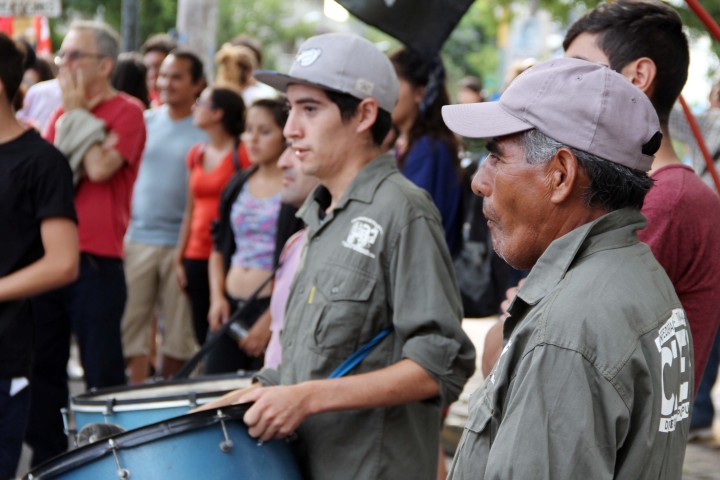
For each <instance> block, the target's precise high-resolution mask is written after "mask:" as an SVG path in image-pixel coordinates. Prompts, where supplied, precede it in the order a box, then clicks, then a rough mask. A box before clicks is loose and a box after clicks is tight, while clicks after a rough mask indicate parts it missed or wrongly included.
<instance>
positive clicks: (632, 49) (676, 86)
mask: <svg viewBox="0 0 720 480" xmlns="http://www.w3.org/2000/svg"><path fill="white" fill-rule="evenodd" d="M582 33H595V34H599V36H598V39H597V42H598V46H599V47H600V49H602V51H603V52H604V53H605V55H607V57H608V59H609V60H610V68H612V69H613V70H615V71H617V72H620V71H621V70H622V69H623V68H624V67H625V66H626V65H627V64H628V63H630V62H632V61H634V60H637V59H638V58H641V57H648V58H650V59H651V60H652V61H653V62H655V66H656V68H657V74H656V76H655V81H654V83H653V90H652V95H651V96H650V101H651V102H652V104H653V106H654V107H655V111H656V112H657V114H658V117H659V118H660V124H661V125H667V123H668V119H669V117H670V111H671V110H672V107H673V105H674V104H675V101H676V100H677V98H678V95H680V92H681V91H682V89H683V86H684V85H685V82H686V81H687V76H688V64H689V62H690V54H689V51H688V41H687V38H686V37H685V34H684V33H683V31H682V20H680V16H679V15H678V14H677V12H676V11H675V10H673V9H672V7H669V6H668V5H665V4H664V3H662V2H659V1H654V0H642V1H638V0H618V1H617V2H613V3H605V4H603V5H600V6H599V7H597V8H596V9H594V10H592V11H590V12H589V13H587V14H586V15H585V16H584V17H582V18H581V19H580V20H578V21H577V22H575V23H574V24H573V25H572V26H571V27H570V30H568V33H567V35H566V36H565V40H564V41H563V48H564V49H565V50H567V48H568V47H569V46H570V44H571V43H572V42H573V40H575V38H576V37H577V36H578V35H580V34H582Z"/></svg>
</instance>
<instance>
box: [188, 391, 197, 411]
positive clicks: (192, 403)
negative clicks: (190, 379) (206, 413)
mask: <svg viewBox="0 0 720 480" xmlns="http://www.w3.org/2000/svg"><path fill="white" fill-rule="evenodd" d="M197 398H198V396H197V392H190V393H189V394H188V401H189V402H190V406H191V407H192V408H197V406H198V401H197Z"/></svg>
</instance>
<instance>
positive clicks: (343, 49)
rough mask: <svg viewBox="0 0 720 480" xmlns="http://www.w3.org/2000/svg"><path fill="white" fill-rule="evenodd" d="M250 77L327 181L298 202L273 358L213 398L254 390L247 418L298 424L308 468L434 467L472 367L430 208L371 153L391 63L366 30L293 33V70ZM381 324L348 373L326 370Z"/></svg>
mask: <svg viewBox="0 0 720 480" xmlns="http://www.w3.org/2000/svg"><path fill="white" fill-rule="evenodd" d="M256 77H257V79H258V80H260V81H262V82H265V83H268V84H270V85H272V86H274V87H275V88H277V89H279V90H282V91H285V92H287V97H288V102H289V104H290V108H291V110H290V117H289V118H288V121H287V125H286V126H285V132H284V133H285V136H286V138H287V139H288V140H289V141H290V142H291V148H292V149H293V150H294V152H295V155H296V156H297V157H298V159H299V160H300V164H301V168H302V171H303V173H305V174H310V175H314V176H316V177H317V178H318V179H319V180H320V182H321V184H322V186H321V187H319V188H318V189H317V190H316V191H315V192H314V194H312V195H311V196H310V198H309V199H308V201H306V202H305V205H304V206H303V207H302V209H301V210H300V212H299V215H300V216H301V217H302V219H303V220H304V221H305V223H306V224H307V225H308V233H307V238H308V240H307V242H308V243H307V247H306V251H305V253H304V257H303V259H302V264H301V266H300V268H299V271H298V273H297V275H296V277H295V280H294V282H293V285H292V287H291V291H290V297H289V300H288V306H287V310H286V315H285V319H286V320H285V321H286V323H285V327H284V330H283V332H282V338H281V339H282V361H281V366H280V368H279V369H278V370H263V371H262V372H260V373H259V375H258V376H257V378H258V380H259V381H260V383H261V384H262V385H263V386H262V387H260V388H255V389H253V390H251V391H249V392H241V393H239V394H231V395H229V396H227V397H225V398H224V399H223V400H222V402H220V403H223V402H225V403H228V402H233V401H234V402H238V403H240V402H249V401H252V402H255V404H254V405H253V406H252V407H251V408H250V409H249V410H248V412H247V414H246V415H245V418H244V419H245V423H246V424H247V425H248V426H249V431H250V435H252V436H254V437H258V438H259V439H261V440H268V439H270V438H277V437H280V438H282V437H287V436H289V435H291V434H292V433H293V432H296V433H297V436H298V439H299V443H298V445H299V449H300V455H299V458H300V459H301V461H302V463H303V468H304V470H305V473H306V474H307V475H308V478H313V479H315V480H318V479H320V480H322V479H333V480H335V479H338V478H360V479H397V478H413V479H434V478H435V475H436V469H437V451H438V431H439V428H440V411H441V409H442V408H443V407H445V406H447V405H449V404H450V403H451V402H453V401H454V400H455V399H457V397H458V395H459V394H460V391H461V389H462V387H463V385H464V384H465V382H466V380H467V378H468V377H469V376H470V375H471V374H472V372H473V370H474V365H475V350H474V348H473V346H472V343H471V342H470V340H469V339H468V338H467V336H466V335H465V334H464V332H463V330H462V328H461V326H460V321H461V318H462V308H461V303H460V298H459V294H458V288H457V284H456V282H455V279H454V273H453V269H452V263H451V260H450V256H449V254H448V251H447V246H446V244H445V240H444V234H443V228H442V224H441V222H440V217H439V214H438V211H437V209H436V208H435V207H434V206H433V204H432V200H431V199H430V197H429V196H428V195H427V193H425V192H424V191H422V190H420V189H418V188H416V187H415V186H413V185H412V184H411V183H410V182H409V181H407V180H406V179H405V178H404V177H403V176H402V174H401V173H400V172H399V171H398V170H397V168H396V166H395V163H394V160H393V159H392V158H385V157H381V158H378V156H379V155H380V153H381V148H380V144H381V143H382V141H383V139H384V137H385V136H386V135H387V133H388V131H389V130H390V112H391V111H392V109H393V107H394V106H395V102H396V100H397V94H398V81H397V78H396V76H395V71H394V69H393V67H392V65H391V64H390V61H389V60H388V59H387V58H386V57H385V55H383V54H382V53H381V52H380V51H379V50H378V49H377V48H375V46H374V45H373V44H372V43H370V42H368V41H367V40H364V39H362V38H360V37H358V36H355V35H345V34H328V35H320V36H316V37H313V38H311V39H309V40H307V41H306V42H305V43H304V44H303V45H302V46H301V47H300V51H299V53H298V55H297V57H296V59H295V62H294V63H293V65H292V67H291V68H290V72H289V75H281V74H278V73H275V72H258V73H257V74H256ZM388 331H391V332H392V333H390V334H389V336H388V337H387V338H384V339H382V340H380V341H379V343H378V344H377V345H376V346H375V347H374V348H373V349H372V350H370V353H369V354H368V355H367V357H365V358H364V359H363V360H362V361H361V362H360V363H359V365H357V366H356V367H354V369H352V371H350V373H349V374H348V375H346V376H344V377H342V378H332V379H328V377H329V376H331V374H333V372H334V371H335V370H336V369H337V368H338V367H339V366H340V365H341V364H342V363H343V361H344V360H346V359H347V358H348V357H350V356H351V355H352V354H353V353H354V352H356V351H358V349H360V348H361V347H362V346H364V345H367V344H368V342H370V341H371V340H373V339H377V338H379V337H378V334H380V333H381V332H384V333H387V332H388ZM333 376H335V375H334V374H333ZM273 385H274V386H273Z"/></svg>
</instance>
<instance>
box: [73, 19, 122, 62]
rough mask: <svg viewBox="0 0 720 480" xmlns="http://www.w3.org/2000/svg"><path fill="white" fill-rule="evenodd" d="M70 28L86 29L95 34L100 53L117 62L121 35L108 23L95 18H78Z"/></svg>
mask: <svg viewBox="0 0 720 480" xmlns="http://www.w3.org/2000/svg"><path fill="white" fill-rule="evenodd" d="M70 30H84V31H88V32H92V34H93V35H95V43H96V45H97V48H98V53H99V54H100V55H102V56H103V57H107V58H109V59H110V60H112V62H113V65H115V64H116V63H117V58H118V55H119V54H120V36H119V35H118V34H117V32H116V31H115V30H113V29H112V28H110V27H109V26H108V25H106V24H104V23H102V22H97V21H94V20H77V21H75V22H73V23H72V24H71V25H70Z"/></svg>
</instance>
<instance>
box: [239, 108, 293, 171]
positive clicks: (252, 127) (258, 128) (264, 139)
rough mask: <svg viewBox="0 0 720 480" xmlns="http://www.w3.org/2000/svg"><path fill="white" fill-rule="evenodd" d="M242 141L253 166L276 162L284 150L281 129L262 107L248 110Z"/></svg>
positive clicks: (283, 138)
mask: <svg viewBox="0 0 720 480" xmlns="http://www.w3.org/2000/svg"><path fill="white" fill-rule="evenodd" d="M242 141H243V143H244V144H245V148H246V149H247V154H248V158H249V159H250V161H251V162H252V163H253V164H254V165H267V164H270V163H274V162H277V160H278V158H279V157H280V155H281V154H282V152H283V150H285V137H283V131H282V127H281V126H280V125H278V124H277V122H275V118H274V117H273V115H272V113H270V111H269V110H268V109H267V108H264V107H251V108H250V110H248V112H247V117H246V118H245V131H244V132H243V134H242Z"/></svg>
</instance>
